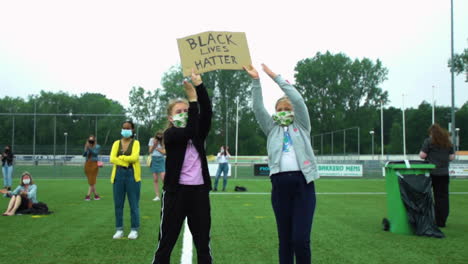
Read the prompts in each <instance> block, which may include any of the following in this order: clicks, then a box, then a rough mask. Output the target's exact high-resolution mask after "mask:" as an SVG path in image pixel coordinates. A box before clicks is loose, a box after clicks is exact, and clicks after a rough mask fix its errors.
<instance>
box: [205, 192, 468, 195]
mask: <svg viewBox="0 0 468 264" xmlns="http://www.w3.org/2000/svg"><path fill="white" fill-rule="evenodd" d="M270 194H271V193H269V192H238V193H237V192H233V193H232V192H225V193H219V192H217V193H213V192H211V193H210V195H270ZM315 194H316V195H386V194H387V193H385V192H318V193H315ZM450 194H464V195H466V194H468V192H450Z"/></svg>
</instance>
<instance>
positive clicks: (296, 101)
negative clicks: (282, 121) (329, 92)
mask: <svg viewBox="0 0 468 264" xmlns="http://www.w3.org/2000/svg"><path fill="white" fill-rule="evenodd" d="M274 81H275V82H276V83H277V84H278V85H279V87H280V88H281V90H283V92H284V93H285V94H286V95H287V96H288V97H289V100H290V101H291V103H292V105H293V107H294V122H293V123H292V124H291V125H289V127H288V129H289V134H290V135H291V139H292V142H293V145H294V150H295V153H296V157H297V159H298V163H299V167H300V169H301V171H302V173H303V174H304V177H305V179H306V181H307V183H310V182H312V181H314V180H316V179H318V178H319V177H320V176H319V175H318V171H317V160H316V158H315V155H314V151H313V150H312V146H311V144H310V130H311V127H310V118H309V112H308V110H307V106H306V105H305V103H304V99H303V98H302V96H301V94H300V93H299V92H298V91H297V90H296V88H294V86H292V85H291V84H289V83H288V82H287V81H285V80H284V79H283V77H281V76H280V75H277V76H276V78H275V79H274ZM252 103H253V106H252V107H253V111H254V114H255V118H256V119H257V122H258V124H259V125H260V128H261V129H262V130H263V132H264V133H265V135H267V137H268V139H267V151H268V165H269V167H270V176H271V175H273V174H275V173H278V172H280V160H281V155H282V148H283V138H284V130H283V128H282V127H281V126H279V125H278V124H277V123H276V122H274V121H273V118H272V117H271V116H270V114H269V113H268V112H267V110H266V109H265V106H264V105H263V96H262V87H261V84H260V80H259V79H253V80H252Z"/></svg>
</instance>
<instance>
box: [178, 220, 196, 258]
mask: <svg viewBox="0 0 468 264" xmlns="http://www.w3.org/2000/svg"><path fill="white" fill-rule="evenodd" d="M184 222H185V223H184V239H183V241H182V255H181V257H180V264H192V251H193V250H192V247H193V244H192V233H190V228H189V227H188V224H187V219H185V221H184Z"/></svg>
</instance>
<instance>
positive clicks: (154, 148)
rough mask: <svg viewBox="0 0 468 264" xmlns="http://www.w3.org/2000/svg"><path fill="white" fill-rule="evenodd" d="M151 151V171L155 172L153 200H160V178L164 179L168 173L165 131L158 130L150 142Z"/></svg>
mask: <svg viewBox="0 0 468 264" xmlns="http://www.w3.org/2000/svg"><path fill="white" fill-rule="evenodd" d="M148 147H149V153H150V154H151V166H150V167H151V172H152V173H153V182H154V192H155V194H156V197H154V199H153V201H159V200H160V198H159V196H160V195H159V180H158V179H159V178H160V179H161V181H164V175H165V174H166V166H165V165H166V164H165V163H166V159H165V158H164V155H166V150H165V149H164V141H163V132H161V131H158V132H157V133H156V135H154V137H152V138H151V139H150V140H149V142H148Z"/></svg>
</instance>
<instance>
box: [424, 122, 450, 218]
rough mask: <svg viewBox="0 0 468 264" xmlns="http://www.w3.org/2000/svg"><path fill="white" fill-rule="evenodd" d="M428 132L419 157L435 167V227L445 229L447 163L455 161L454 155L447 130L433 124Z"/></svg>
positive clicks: (432, 179)
mask: <svg viewBox="0 0 468 264" xmlns="http://www.w3.org/2000/svg"><path fill="white" fill-rule="evenodd" d="M428 132H429V137H428V138H426V139H425V140H424V143H423V145H422V147H421V151H420V152H419V157H420V158H421V159H424V160H426V161H428V162H430V163H433V164H435V165H436V168H435V169H433V170H432V171H431V181H432V189H433V192H434V214H435V221H436V224H437V226H439V227H445V226H446V222H447V218H448V215H449V182H450V179H449V162H450V161H452V160H454V159H455V153H454V151H453V145H452V142H450V136H449V133H448V132H447V130H445V129H443V128H441V127H440V126H439V125H438V124H437V123H435V124H433V125H431V126H430V127H429V129H428Z"/></svg>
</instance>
